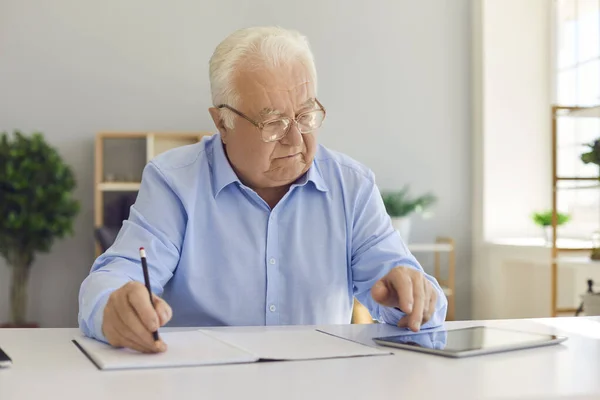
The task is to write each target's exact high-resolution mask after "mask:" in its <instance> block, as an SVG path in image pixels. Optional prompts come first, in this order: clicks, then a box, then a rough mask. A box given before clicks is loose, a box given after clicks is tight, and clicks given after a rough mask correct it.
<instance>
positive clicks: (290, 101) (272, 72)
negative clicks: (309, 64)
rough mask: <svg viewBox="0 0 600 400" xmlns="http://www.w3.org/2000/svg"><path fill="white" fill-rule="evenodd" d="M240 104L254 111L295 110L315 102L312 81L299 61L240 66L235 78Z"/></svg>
mask: <svg viewBox="0 0 600 400" xmlns="http://www.w3.org/2000/svg"><path fill="white" fill-rule="evenodd" d="M235 85H236V89H237V91H238V94H239V96H240V105H239V106H240V107H243V109H244V110H246V111H248V112H252V113H254V114H255V115H258V114H264V113H265V112H267V113H268V112H269V111H270V113H277V112H281V113H292V114H293V113H294V112H296V111H299V109H300V108H306V107H310V106H312V105H314V104H315V100H314V99H315V97H316V93H315V85H314V82H313V81H312V79H311V76H310V73H309V70H308V68H306V67H305V66H304V65H302V64H301V63H293V64H291V65H282V66H280V67H278V68H268V69H267V68H252V69H249V68H245V69H240V71H239V73H238V74H237V75H236V80H235Z"/></svg>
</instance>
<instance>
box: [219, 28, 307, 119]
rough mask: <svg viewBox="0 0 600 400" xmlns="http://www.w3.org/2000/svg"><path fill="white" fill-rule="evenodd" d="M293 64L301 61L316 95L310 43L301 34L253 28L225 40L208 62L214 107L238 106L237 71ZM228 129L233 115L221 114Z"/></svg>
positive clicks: (223, 111) (241, 30) (278, 29)
mask: <svg viewBox="0 0 600 400" xmlns="http://www.w3.org/2000/svg"><path fill="white" fill-rule="evenodd" d="M291 61H300V62H301V63H303V64H304V65H305V66H306V68H308V71H309V74H310V77H311V80H312V82H313V83H314V87H315V91H316V89H317V72H316V68H315V62H314V57H313V54H312V51H311V50H310V46H309V43H308V40H307V39H306V37H305V36H303V35H301V34H300V33H299V32H296V31H293V30H287V29H283V28H280V27H252V28H245V29H240V30H237V31H235V32H233V33H232V34H231V35H229V36H228V37H226V38H225V39H224V40H223V41H222V42H221V43H219V45H218V46H217V48H216V49H215V51H214V53H213V55H212V57H211V58H210V62H209V79H210V89H211V94H212V102H213V105H214V106H218V105H220V104H228V105H229V106H231V107H236V106H237V104H238V103H239V100H240V99H239V93H237V91H236V88H235V85H234V82H233V79H234V75H235V71H236V68H237V67H239V65H240V64H242V63H244V66H245V67H250V68H252V67H257V68H260V67H267V68H277V67H278V66H280V65H285V64H287V63H289V62H291ZM221 118H222V119H223V122H224V124H225V126H226V127H227V128H230V129H231V128H233V120H234V114H233V113H232V112H229V110H226V109H223V110H221Z"/></svg>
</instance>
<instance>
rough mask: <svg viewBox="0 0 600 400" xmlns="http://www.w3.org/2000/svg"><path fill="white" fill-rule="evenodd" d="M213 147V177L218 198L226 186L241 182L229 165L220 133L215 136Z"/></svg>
mask: <svg viewBox="0 0 600 400" xmlns="http://www.w3.org/2000/svg"><path fill="white" fill-rule="evenodd" d="M212 147H213V157H212V158H213V163H212V168H211V176H212V184H213V185H212V186H213V195H214V197H215V198H216V197H217V196H218V195H219V193H220V192H221V190H223V189H224V188H225V187H226V186H228V185H230V184H232V183H234V182H240V180H239V178H238V177H237V175H236V174H235V172H234V171H233V168H231V164H229V160H228V159H227V156H226V155H225V149H224V148H223V141H222V140H221V135H220V134H219V133H217V134H216V135H215V137H214V142H213V146H212ZM240 183H241V182H240Z"/></svg>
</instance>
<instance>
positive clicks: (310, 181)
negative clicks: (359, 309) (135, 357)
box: [79, 27, 447, 352]
mask: <svg viewBox="0 0 600 400" xmlns="http://www.w3.org/2000/svg"><path fill="white" fill-rule="evenodd" d="M316 77H317V76H316V71H315V65H314V61H313V56H312V54H311V51H310V49H309V46H308V43H307V41H306V39H305V38H304V37H303V36H301V35H299V34H298V33H296V32H292V31H287V30H284V29H280V28H271V27H266V28H250V29H243V30H240V31H237V32H235V33H233V34H232V35H230V36H229V37H227V38H226V39H225V40H224V41H223V42H222V43H220V44H219V46H218V47H217V48H216V50H215V52H214V54H213V56H212V58H211V60H210V84H211V90H212V100H213V104H214V107H212V108H210V109H209V112H210V115H211V117H212V119H213V121H214V123H215V125H216V128H217V129H218V134H215V135H212V136H210V137H208V138H206V139H204V140H203V141H202V142H201V143H198V144H195V145H190V146H185V147H182V148H177V149H174V150H171V151H169V152H166V153H164V154H162V155H160V156H158V157H156V158H155V159H154V160H152V161H151V162H150V163H148V164H147V166H146V167H145V170H144V173H143V178H142V184H141V188H140V191H139V194H138V197H137V200H136V202H135V204H134V206H133V207H132V208H131V212H130V217H129V219H128V220H127V221H124V222H123V226H122V228H121V231H120V232H119V235H118V237H117V239H116V241H115V243H114V244H113V246H112V247H111V248H110V249H109V250H108V251H107V252H106V253H104V254H103V255H101V256H100V257H99V258H98V259H97V260H96V262H95V263H94V265H93V267H92V271H91V273H90V275H89V276H88V277H87V278H86V279H85V281H84V282H83V283H82V285H81V291H80V297H79V301H80V312H79V323H80V327H81V329H82V330H83V332H84V333H85V334H87V335H88V336H91V337H95V338H97V339H99V340H102V341H105V342H108V343H110V344H112V345H114V346H124V347H129V348H132V349H135V350H138V351H142V352H160V351H164V350H166V345H165V343H163V342H162V341H160V340H158V341H154V339H153V335H152V332H154V331H155V330H156V329H158V328H159V327H160V326H163V325H165V324H167V322H169V324H170V325H172V326H210V325H213V326H214V325H283V324H341V323H349V322H350V318H351V313H352V306H353V299H354V297H356V298H357V299H358V300H359V301H360V302H361V303H362V304H363V305H365V306H366V307H367V308H368V310H369V311H370V313H371V315H372V316H373V318H376V319H378V320H380V321H383V322H385V323H389V324H394V325H399V326H403V327H408V328H410V329H412V330H413V331H418V330H419V329H421V328H425V327H433V326H437V325H440V324H441V323H442V322H443V321H444V319H445V315H446V308H447V301H446V298H445V297H444V294H443V292H442V290H441V288H440V287H439V285H438V283H437V282H436V281H435V279H434V278H432V277H431V276H429V275H427V274H425V273H424V271H423V269H422V268H421V266H420V265H419V263H418V262H417V261H416V259H415V258H414V257H413V256H412V255H411V254H410V253H409V251H408V250H407V248H406V246H405V245H404V243H403V242H402V239H401V238H400V236H399V235H398V233H397V232H396V231H395V230H394V229H393V228H392V225H391V221H390V218H389V217H388V216H387V214H386V212H385V208H384V206H383V203H382V200H381V196H380V195H379V191H378V188H377V186H376V184H375V179H374V176H373V173H372V172H371V171H370V170H369V169H367V168H365V167H364V166H362V165H361V164H359V163H357V162H356V161H354V160H352V159H351V158H349V157H347V156H345V155H342V154H339V153H337V152H334V151H331V150H328V149H326V148H324V147H323V146H320V145H318V144H317V130H318V129H319V127H321V124H322V123H323V120H324V119H325V115H326V111H325V107H324V106H323V104H322V103H321V102H320V101H319V99H318V98H317V79H316ZM140 247H144V248H145V249H146V253H147V261H148V268H149V272H150V273H149V276H150V279H151V287H152V291H153V293H154V306H153V305H152V304H151V302H150V300H149V296H148V292H147V290H146V288H145V286H144V285H143V283H141V282H144V280H143V274H142V268H141V267H140V259H139V255H138V249H139V248H140ZM159 296H161V297H159Z"/></svg>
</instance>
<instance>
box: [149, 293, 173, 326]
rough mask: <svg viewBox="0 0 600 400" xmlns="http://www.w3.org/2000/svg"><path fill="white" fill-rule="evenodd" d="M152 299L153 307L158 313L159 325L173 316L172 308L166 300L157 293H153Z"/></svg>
mask: <svg viewBox="0 0 600 400" xmlns="http://www.w3.org/2000/svg"><path fill="white" fill-rule="evenodd" d="M152 299H153V300H154V307H155V309H156V313H157V314H158V318H159V324H160V326H163V325H165V324H166V323H167V322H169V321H170V320H171V318H172V316H173V310H172V309H171V306H169V304H168V303H167V302H166V301H164V300H163V299H161V298H160V297H158V296H157V295H155V294H153V295H152Z"/></svg>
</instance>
